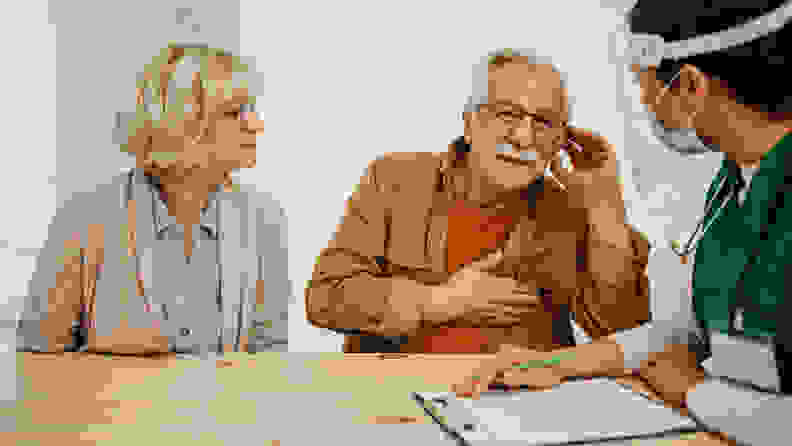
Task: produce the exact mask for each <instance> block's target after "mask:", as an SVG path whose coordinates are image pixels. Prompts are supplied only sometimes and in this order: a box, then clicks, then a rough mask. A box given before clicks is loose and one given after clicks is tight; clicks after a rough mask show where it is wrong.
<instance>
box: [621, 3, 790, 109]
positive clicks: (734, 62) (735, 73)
mask: <svg viewBox="0 0 792 446" xmlns="http://www.w3.org/2000/svg"><path fill="white" fill-rule="evenodd" d="M787 1H789V0H717V1H713V0H638V3H637V4H636V5H635V6H634V7H633V9H632V10H631V11H630V12H629V13H628V15H627V21H628V24H629V26H630V32H632V33H642V34H659V35H660V36H662V37H663V39H664V40H665V41H666V42H674V41H680V40H686V39H691V38H694V37H698V36H702V35H707V34H713V33H716V32H718V31H724V30H726V29H729V28H732V27H734V26H737V25H741V24H744V23H746V22H749V21H751V20H753V19H756V18H758V17H760V16H762V15H765V14H767V13H770V12H772V11H773V10H775V9H777V8H778V7H780V6H781V5H783V4H784V3H786V2H787ZM790 37H792V26H790V25H789V24H787V25H785V26H784V27H783V28H781V29H780V30H778V31H776V32H773V33H770V34H768V35H766V36H764V37H760V38H758V39H755V40H753V41H750V42H747V43H745V44H743V45H738V46H734V47H731V48H726V49H723V50H720V51H715V52H712V53H706V54H701V55H694V56H691V57H686V58H682V59H678V60H667V59H664V60H663V62H662V63H661V64H660V65H659V66H658V67H657V78H658V79H659V80H661V81H664V82H666V83H668V82H669V81H670V80H671V79H672V77H673V76H674V75H675V74H676V73H677V72H678V71H679V69H680V68H682V66H683V65H685V64H689V65H693V66H695V67H697V68H698V69H699V70H701V71H702V72H704V73H706V74H708V75H709V76H710V77H712V78H714V79H717V80H720V81H722V82H723V83H724V84H725V86H726V87H727V88H728V90H729V93H730V95H731V96H732V97H733V98H734V99H735V100H737V101H738V102H739V103H741V104H743V105H745V106H748V107H750V108H752V109H754V110H757V111H760V112H762V113H765V114H767V115H768V116H769V117H770V119H779V118H782V117H783V115H786V114H789V113H790V112H792V82H790V80H789V79H790V74H792V69H790V68H788V67H787V65H792V56H789V53H790V51H789V47H788V43H790V42H792V39H790Z"/></svg>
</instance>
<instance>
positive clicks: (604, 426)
mask: <svg viewBox="0 0 792 446" xmlns="http://www.w3.org/2000/svg"><path fill="white" fill-rule="evenodd" d="M419 395H420V396H421V397H423V398H424V399H425V400H426V401H431V400H432V399H435V398H441V399H442V398H445V400H446V402H447V404H441V403H437V404H434V408H435V413H436V414H437V415H438V416H441V417H443V418H442V420H443V421H444V422H445V423H446V425H447V427H449V428H451V429H453V430H455V431H456V432H457V433H458V434H459V435H461V436H462V437H463V438H464V439H465V440H466V441H468V442H469V443H470V444H471V445H472V446H478V445H482V444H490V443H496V444H502V442H504V441H506V442H510V441H520V444H521V445H525V446H529V445H535V446H539V445H558V444H565V443H569V442H578V441H595V440H601V439H613V440H614V442H608V443H605V444H620V442H624V441H625V440H624V439H625V438H632V437H638V436H647V435H655V434H662V433H664V432H671V431H675V430H685V429H686V430H695V429H696V427H697V425H696V423H695V421H693V420H692V419H690V418H688V417H683V416H682V415H679V414H678V413H677V412H675V411H674V410H673V409H669V408H667V407H665V406H663V405H661V404H660V403H658V402H655V401H650V400H648V399H647V398H645V397H644V396H642V395H640V394H637V393H635V392H632V391H630V390H628V389H626V388H625V387H624V386H622V385H621V384H619V383H617V382H615V381H613V380H609V379H604V378H603V379H590V380H581V381H572V382H568V383H564V384H562V385H560V386H557V387H555V388H552V389H549V390H545V391H537V392H530V391H526V392H516V393H506V392H488V393H487V394H485V395H482V397H481V398H480V399H479V400H472V399H468V398H463V399H457V398H456V397H455V396H454V395H453V394H448V393H443V394H436V393H435V394H431V393H430V394H421V393H419ZM466 424H467V425H473V426H474V427H473V429H472V430H470V429H469V428H470V426H467V429H466V426H465V425H466ZM628 444H629V441H628Z"/></svg>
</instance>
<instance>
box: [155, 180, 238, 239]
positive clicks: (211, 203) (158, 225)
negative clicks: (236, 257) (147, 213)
mask: <svg viewBox="0 0 792 446" xmlns="http://www.w3.org/2000/svg"><path fill="white" fill-rule="evenodd" d="M144 178H145V182H146V184H147V185H148V187H149V190H151V192H152V196H153V200H154V203H153V206H154V212H153V214H154V228H155V231H156V233H157V234H159V233H161V232H162V231H163V230H165V229H167V228H168V227H170V226H171V225H174V224H176V223H177V222H176V218H175V217H174V216H173V215H171V214H169V213H168V206H167V204H166V202H165V200H164V199H163V193H164V192H163V191H162V187H161V186H160V184H159V182H158V180H157V178H156V177H152V176H150V175H147V174H144ZM222 188H223V185H218V188H217V190H215V191H214V192H210V193H209V196H208V205H207V207H206V208H205V209H201V222H200V225H201V228H203V229H206V230H207V231H208V232H209V235H210V236H211V237H212V239H214V240H217V212H216V211H217V198H218V197H217V194H218V193H219V192H220V191H221V190H222Z"/></svg>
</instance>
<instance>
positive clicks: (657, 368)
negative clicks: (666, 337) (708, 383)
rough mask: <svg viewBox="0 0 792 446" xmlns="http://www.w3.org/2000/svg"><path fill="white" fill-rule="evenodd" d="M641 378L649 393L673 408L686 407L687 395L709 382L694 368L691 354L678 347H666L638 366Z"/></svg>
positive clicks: (678, 345) (700, 371) (699, 369)
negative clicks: (650, 389)
mask: <svg viewBox="0 0 792 446" xmlns="http://www.w3.org/2000/svg"><path fill="white" fill-rule="evenodd" d="M640 375H641V377H642V378H644V379H645V380H646V381H647V382H648V383H649V385H650V386H651V387H652V389H653V390H654V391H655V392H657V394H658V395H659V396H660V397H661V398H662V399H663V401H665V402H667V403H670V404H671V405H673V406H674V407H677V408H682V407H685V405H686V404H685V400H686V398H687V393H688V391H690V390H692V389H693V387H695V386H696V384H699V383H701V382H703V381H705V380H706V379H707V378H708V375H707V372H706V371H705V370H704V369H702V368H700V367H699V366H698V364H696V356H695V354H694V353H692V352H690V350H689V349H688V348H687V347H686V346H685V345H681V344H674V345H669V346H667V347H666V349H665V351H664V352H662V353H658V354H656V355H653V356H652V357H650V358H649V359H648V360H646V361H645V362H644V363H643V364H642V365H641V370H640Z"/></svg>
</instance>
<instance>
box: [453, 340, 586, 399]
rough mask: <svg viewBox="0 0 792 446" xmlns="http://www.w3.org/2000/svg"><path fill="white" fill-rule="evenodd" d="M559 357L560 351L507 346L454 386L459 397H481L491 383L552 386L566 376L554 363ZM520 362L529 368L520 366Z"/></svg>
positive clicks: (515, 385) (540, 386)
mask: <svg viewBox="0 0 792 446" xmlns="http://www.w3.org/2000/svg"><path fill="white" fill-rule="evenodd" d="M567 353H571V352H567ZM561 355H563V353H562V354H561ZM557 356H559V354H558V353H553V352H540V351H535V350H529V349H524V348H520V347H515V346H512V345H505V346H502V347H501V348H500V350H499V351H498V353H497V354H495V355H494V356H493V357H492V358H490V359H485V360H483V361H482V362H481V363H480V365H479V366H478V367H476V369H475V370H474V371H473V372H472V373H471V376H469V377H468V378H466V379H465V380H464V382H462V383H459V384H454V385H453V386H452V387H451V389H452V392H454V393H456V395H457V397H472V398H476V399H477V398H478V397H479V396H480V394H481V392H486V391H487V389H488V387H489V385H490V384H502V385H506V386H508V387H509V388H518V387H520V386H529V387H532V388H536V389H543V388H547V387H552V386H554V385H557V384H560V383H561V381H562V380H563V379H564V378H566V376H565V373H563V372H562V371H561V369H559V368H558V367H556V365H555V364H556V363H555V362H553V358H554V357H557ZM520 365H523V366H524V367H526V368H520ZM543 365H544V366H543Z"/></svg>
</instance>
